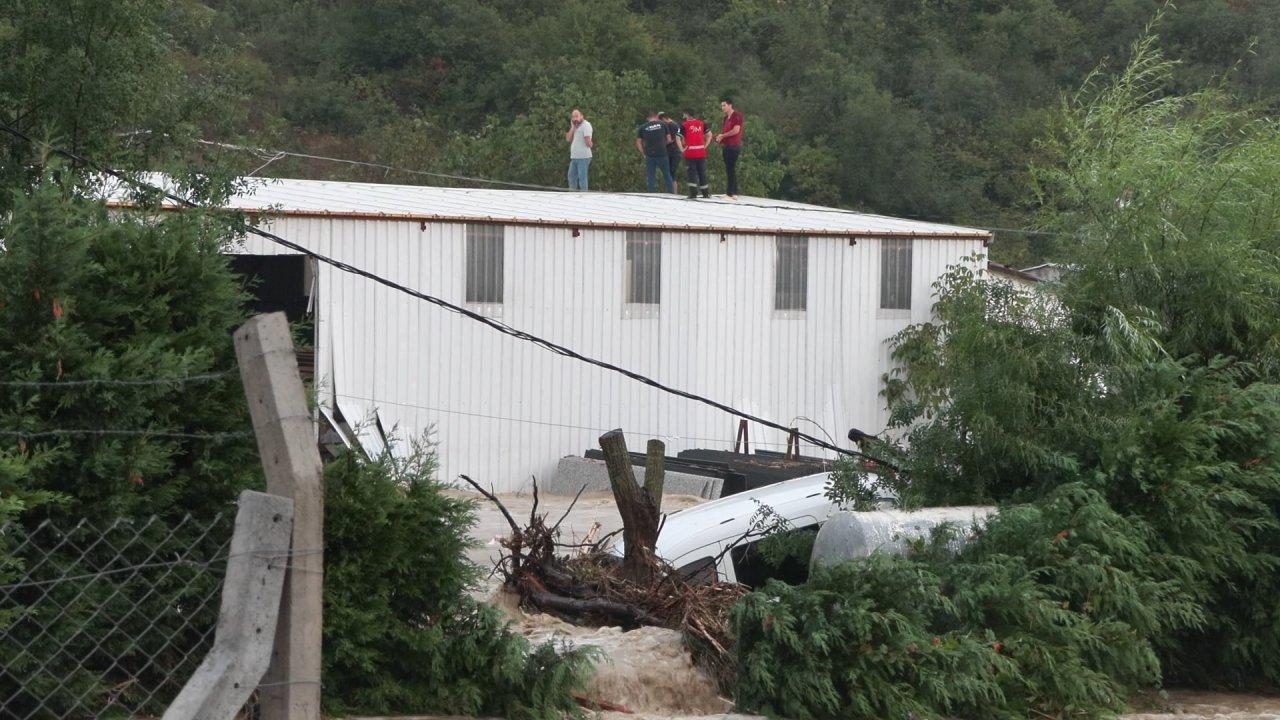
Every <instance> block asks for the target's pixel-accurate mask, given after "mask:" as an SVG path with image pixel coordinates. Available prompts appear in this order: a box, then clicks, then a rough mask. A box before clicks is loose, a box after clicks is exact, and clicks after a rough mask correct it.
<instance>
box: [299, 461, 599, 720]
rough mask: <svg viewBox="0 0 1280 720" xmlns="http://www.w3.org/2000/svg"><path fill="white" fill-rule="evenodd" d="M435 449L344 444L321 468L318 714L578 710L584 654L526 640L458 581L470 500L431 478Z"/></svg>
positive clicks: (465, 576) (552, 713)
mask: <svg viewBox="0 0 1280 720" xmlns="http://www.w3.org/2000/svg"><path fill="white" fill-rule="evenodd" d="M434 462H435V459H434V457H433V456H432V455H431V453H430V452H429V450H428V448H426V447H424V446H422V445H417V446H415V448H414V452H412V453H411V454H410V455H409V457H408V459H394V458H392V457H389V456H383V457H380V458H376V459H373V460H368V459H365V458H363V457H362V456H361V455H359V454H357V453H354V452H349V453H345V454H343V455H342V456H341V457H339V458H338V459H336V460H335V461H333V462H332V463H330V464H329V466H328V467H327V468H326V471H325V503H326V507H325V573H326V575H325V609H324V612H325V623H324V678H325V682H324V704H325V709H326V711H327V712H331V713H333V712H358V713H378V714H382V713H397V714H406V713H415V714H416V713H423V714H433V713H442V714H463V715H482V714H483V715H498V716H501V717H507V718H550V717H562V716H563V715H564V714H574V713H576V712H578V710H577V706H576V705H575V703H574V701H573V699H572V697H571V693H572V692H573V691H575V690H578V689H581V688H582V686H583V684H584V681H585V678H586V676H587V674H588V672H589V671H590V667H591V662H590V661H591V653H589V652H587V651H584V650H581V649H569V648H558V647H556V646H555V645H553V644H552V643H550V642H548V643H544V644H542V645H539V646H537V647H530V644H529V642H528V641H526V640H525V639H524V638H523V637H521V636H519V635H516V634H515V633H513V632H512V631H511V630H510V629H509V628H507V626H506V622H505V621H504V620H503V619H502V618H501V616H500V615H499V613H498V612H497V611H496V610H495V609H493V608H492V607H490V606H487V605H483V604H481V603H478V602H476V601H475V600H473V599H471V597H469V595H468V591H469V590H471V589H472V588H474V587H475V585H476V583H477V581H478V579H479V572H480V570H479V568H477V567H476V566H475V565H473V564H472V563H470V562H469V561H468V560H467V559H466V556H465V554H464V551H465V549H466V547H467V543H468V540H467V531H468V529H469V528H470V527H471V525H472V523H473V522H474V521H475V518H474V515H473V506H472V503H471V501H469V500H463V499H459V498H454V497H449V496H447V495H445V494H444V493H443V492H442V486H441V485H440V484H438V483H437V482H436V481H435V480H434V479H433V472H434V469H435V466H434Z"/></svg>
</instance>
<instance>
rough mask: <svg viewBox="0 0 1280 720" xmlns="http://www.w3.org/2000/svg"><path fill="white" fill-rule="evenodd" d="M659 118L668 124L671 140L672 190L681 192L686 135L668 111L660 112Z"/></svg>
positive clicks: (669, 159)
mask: <svg viewBox="0 0 1280 720" xmlns="http://www.w3.org/2000/svg"><path fill="white" fill-rule="evenodd" d="M658 119H659V120H661V121H662V122H663V124H665V125H666V126H667V135H669V136H670V137H671V142H668V143H667V164H669V165H670V166H671V192H673V193H676V194H677V195H678V194H680V179H679V175H677V173H679V172H680V156H681V154H682V153H684V135H683V134H682V132H681V130H680V126H679V125H678V124H677V123H676V121H675V120H672V119H671V116H670V115H668V114H666V113H664V112H663V113H658Z"/></svg>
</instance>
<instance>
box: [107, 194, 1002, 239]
mask: <svg viewBox="0 0 1280 720" xmlns="http://www.w3.org/2000/svg"><path fill="white" fill-rule="evenodd" d="M107 206H108V207H119V208H128V207H134V204H133V203H130V202H127V201H121V200H116V199H109V200H107ZM160 209H161V210H184V209H186V208H182V207H178V206H176V205H172V204H168V203H166V204H163V205H161V206H160ZM218 209H222V210H231V211H234V212H242V213H244V214H246V215H255V216H263V217H316V218H329V219H335V220H394V221H401V222H446V223H468V222H488V223H498V224H502V225H525V226H538V227H563V228H596V229H602V230H672V231H678V232H708V233H724V234H734V235H805V236H809V237H841V238H860V237H865V238H902V237H912V238H929V239H937V240H951V239H965V240H969V239H972V240H984V241H989V240H990V239H991V233H990V232H988V231H986V230H956V231H938V232H925V231H917V230H818V229H810V230H798V229H794V228H763V227H761V228H745V227H735V226H732V225H725V226H719V225H699V226H693V225H668V224H663V223H624V222H599V221H595V220H533V219H528V218H505V217H495V216H485V217H477V216H468V215H442V214H438V213H434V214H433V213H380V212H355V211H346V210H297V209H270V208H267V209H263V208H234V207H228V208H218Z"/></svg>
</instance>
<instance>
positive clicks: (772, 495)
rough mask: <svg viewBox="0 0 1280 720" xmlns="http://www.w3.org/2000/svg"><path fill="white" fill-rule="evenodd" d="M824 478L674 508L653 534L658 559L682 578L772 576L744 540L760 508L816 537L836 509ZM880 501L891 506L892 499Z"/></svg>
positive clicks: (750, 541)
mask: <svg viewBox="0 0 1280 720" xmlns="http://www.w3.org/2000/svg"><path fill="white" fill-rule="evenodd" d="M829 478H830V473H825V472H824V473H818V474H816V475H807V476H805V477H802V478H796V479H794V480H786V481H783V482H780V483H775V484H773V485H766V486H764V487H761V488H757V489H755V490H748V491H746V492H741V493H737V494H734V495H730V496H728V497H723V498H720V499H719V500H712V501H711V502H708V503H703V504H701V505H694V506H693V507H689V508H684V509H683V510H677V511H675V512H673V513H671V514H670V515H667V517H666V520H665V522H664V523H663V525H662V529H661V531H660V532H659V534H658V543H657V547H656V550H657V554H658V557H660V558H662V559H663V560H664V561H666V562H667V563H669V564H670V565H672V566H673V567H675V568H676V569H677V570H678V571H679V572H680V573H682V574H683V575H685V576H686V577H690V578H698V577H703V578H707V579H710V573H711V569H712V567H713V565H714V568H715V572H716V575H718V576H719V578H720V580H721V581H724V582H741V583H743V584H745V585H750V586H756V585H758V584H761V583H762V582H763V580H764V574H765V573H768V575H769V576H770V577H776V576H777V573H778V572H779V570H777V569H770V570H768V571H766V570H764V569H763V568H761V567H760V566H759V563H758V561H755V558H754V555H753V553H752V548H753V547H754V546H755V544H756V543H758V542H760V541H761V540H763V539H764V538H762V537H752V538H747V539H744V538H743V536H744V535H745V534H746V533H747V531H748V530H749V529H750V528H751V523H752V520H753V519H754V518H755V517H756V513H757V511H758V510H759V509H760V506H761V505H764V506H767V507H769V508H771V509H772V510H773V512H775V513H777V515H778V516H779V517H781V518H782V519H783V520H786V522H787V525H788V526H789V527H790V530H789V532H796V533H812V534H816V533H817V530H818V526H820V525H821V524H822V523H824V522H826V521H827V518H829V517H831V515H832V513H834V512H836V511H837V510H838V509H839V508H837V507H836V505H835V503H833V502H831V500H829V499H827V496H826V485H827V481H828V479H829ZM885 500H888V502H890V503H892V499H891V498H886V499H885ZM735 543H736V544H735ZM731 546H732V547H731ZM613 552H614V553H615V554H617V555H621V554H622V544H621V543H617V544H615V546H614V548H613ZM716 558H719V560H718V561H717V560H716ZM801 565H803V567H796V568H789V569H788V568H784V569H782V572H783V573H784V574H787V571H788V570H790V574H796V573H800V574H805V575H807V572H808V558H804V559H803V562H802V563H801ZM781 579H785V580H792V578H788V577H783V578H781ZM799 580H803V577H801V578H799Z"/></svg>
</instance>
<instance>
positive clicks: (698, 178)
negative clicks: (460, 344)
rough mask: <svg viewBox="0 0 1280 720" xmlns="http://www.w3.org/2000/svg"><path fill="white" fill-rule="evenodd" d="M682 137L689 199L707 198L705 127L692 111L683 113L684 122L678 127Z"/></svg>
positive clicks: (708, 195)
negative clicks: (700, 196)
mask: <svg viewBox="0 0 1280 720" xmlns="http://www.w3.org/2000/svg"><path fill="white" fill-rule="evenodd" d="M680 131H681V134H682V135H683V136H684V165H685V168H686V169H688V171H689V199H690V200H694V199H696V198H697V197H698V192H699V191H701V192H702V197H704V198H709V197H711V194H710V193H709V192H708V191H707V126H706V124H705V123H703V122H702V121H701V120H699V119H698V118H696V117H694V115H693V111H692V110H685V111H684V122H683V123H681V125H680Z"/></svg>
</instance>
